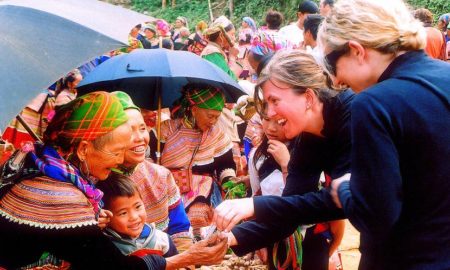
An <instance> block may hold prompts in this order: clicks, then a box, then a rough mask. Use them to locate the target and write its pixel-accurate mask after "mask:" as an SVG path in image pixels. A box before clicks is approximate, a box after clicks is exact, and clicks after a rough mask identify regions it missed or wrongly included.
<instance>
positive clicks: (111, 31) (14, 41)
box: [0, 0, 153, 127]
mask: <svg viewBox="0 0 450 270" xmlns="http://www.w3.org/2000/svg"><path fill="white" fill-rule="evenodd" d="M151 20H153V19H152V18H151V17H148V16H145V15H142V14H139V13H137V12H134V11H131V10H127V9H124V8H121V7H118V6H114V5H111V4H107V3H104V2H100V1H95V0H64V1H61V0H22V1H20V0H18V1H0V81H1V82H2V84H1V86H0V108H1V109H0V111H1V114H0V127H4V126H6V124H7V123H8V122H9V121H10V120H11V119H12V118H13V117H14V116H15V115H16V114H17V113H18V112H19V111H20V110H21V109H22V108H23V107H24V106H25V105H26V104H27V103H28V102H29V101H30V100H31V99H32V98H33V97H35V96H36V95H37V94H38V93H39V92H41V91H42V90H43V89H46V88H47V87H48V86H50V85H51V84H52V83H53V82H55V81H56V80H58V79H59V78H61V77H63V76H64V75H65V74H66V73H67V72H69V71H70V70H71V69H73V68H76V67H78V66H80V65H81V64H83V63H85V62H86V61H88V60H91V59H93V58H95V57H96V56H99V55H102V54H104V53H106V52H108V51H111V50H114V49H117V48H120V47H123V46H126V45H127V43H128V34H129V32H130V30H131V28H132V27H133V26H135V25H137V24H139V23H142V22H145V21H151Z"/></svg>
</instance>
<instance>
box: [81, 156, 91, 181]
mask: <svg viewBox="0 0 450 270" xmlns="http://www.w3.org/2000/svg"><path fill="white" fill-rule="evenodd" d="M80 162H81V166H80V167H81V168H80V170H81V172H82V173H83V174H84V175H85V176H86V178H87V179H89V167H88V165H87V162H86V160H85V159H82V160H80ZM83 167H86V170H84V169H83Z"/></svg>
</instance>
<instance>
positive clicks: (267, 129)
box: [262, 117, 287, 142]
mask: <svg viewBox="0 0 450 270" xmlns="http://www.w3.org/2000/svg"><path fill="white" fill-rule="evenodd" d="M262 128H263V131H264V133H265V134H266V136H267V138H268V139H269V140H277V141H280V142H285V141H287V139H286V136H285V135H284V130H283V127H282V126H281V125H280V124H279V123H278V121H276V120H274V119H271V118H268V117H264V118H263V119H262Z"/></svg>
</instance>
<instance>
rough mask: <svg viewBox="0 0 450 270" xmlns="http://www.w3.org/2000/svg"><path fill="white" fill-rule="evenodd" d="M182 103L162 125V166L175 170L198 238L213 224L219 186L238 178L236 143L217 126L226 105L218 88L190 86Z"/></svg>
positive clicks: (185, 91)
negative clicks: (170, 118)
mask: <svg viewBox="0 0 450 270" xmlns="http://www.w3.org/2000/svg"><path fill="white" fill-rule="evenodd" d="M179 102H180V104H179V105H178V106H177V107H175V108H174V113H175V115H174V116H175V119H173V120H168V121H165V122H163V123H162V125H161V140H162V142H164V145H163V147H164V148H163V151H162V155H161V165H163V166H165V167H166V168H168V169H169V170H171V171H172V173H173V175H174V177H175V180H176V181H177V184H178V186H179V188H180V192H181V196H182V199H183V203H184V206H185V208H186V212H187V215H188V217H189V220H190V222H191V225H192V227H193V228H194V235H195V236H196V237H199V236H200V228H201V227H204V226H208V225H210V223H211V220H212V209H211V203H212V201H214V200H219V202H220V200H221V196H220V194H219V195H217V191H218V185H220V184H221V183H223V182H224V181H227V180H230V179H231V178H232V177H235V176H236V173H235V163H234V161H233V153H232V147H233V144H232V142H231V139H230V138H229V137H228V136H227V135H226V134H225V133H224V131H223V130H221V129H220V128H218V126H217V125H216V123H217V121H218V118H219V117H220V115H221V112H222V109H223V107H224V103H225V100H224V96H223V94H222V93H221V92H220V91H219V90H218V89H216V88H214V87H211V86H208V85H195V84H189V85H187V86H186V87H185V88H184V93H183V97H182V99H181V100H180V101H179ZM150 142H151V143H154V142H156V139H152V140H150ZM151 149H155V148H154V146H152V147H151ZM214 191H216V194H213V193H214ZM213 203H217V202H213Z"/></svg>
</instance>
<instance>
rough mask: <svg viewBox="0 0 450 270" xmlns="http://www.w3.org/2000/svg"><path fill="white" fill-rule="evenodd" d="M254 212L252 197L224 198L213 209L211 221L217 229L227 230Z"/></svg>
mask: <svg viewBox="0 0 450 270" xmlns="http://www.w3.org/2000/svg"><path fill="white" fill-rule="evenodd" d="M254 214H255V209H254V206H253V198H244V199H236V200H226V201H223V202H222V203H221V204H219V205H218V206H217V207H216V209H215V210H214V217H213V223H215V224H216V226H217V229H218V230H220V231H225V232H229V231H230V230H231V229H232V228H233V227H234V226H235V225H236V224H238V223H239V222H240V221H241V220H243V219H246V218H249V217H252V216H253V215H254Z"/></svg>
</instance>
